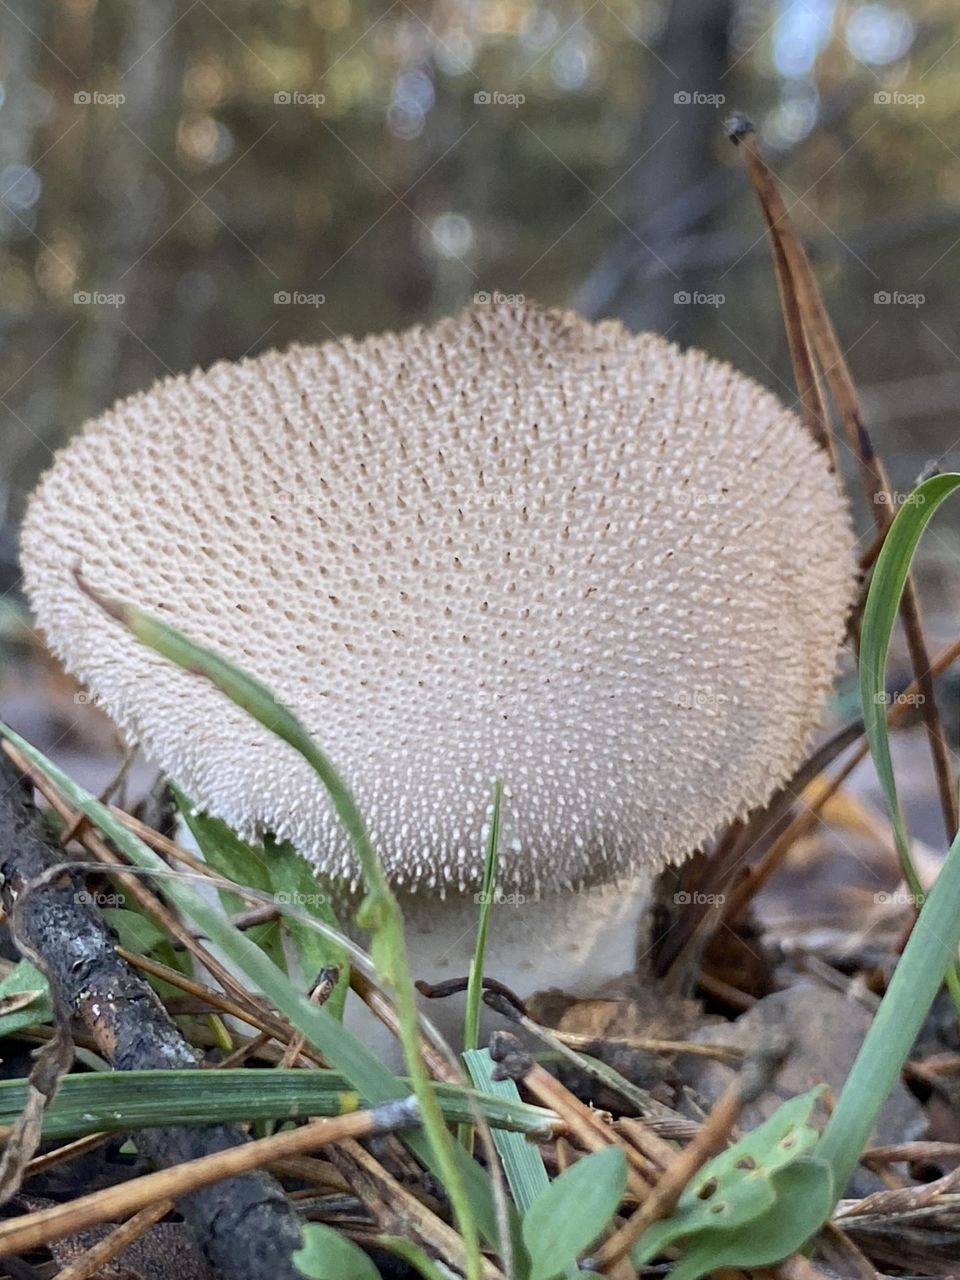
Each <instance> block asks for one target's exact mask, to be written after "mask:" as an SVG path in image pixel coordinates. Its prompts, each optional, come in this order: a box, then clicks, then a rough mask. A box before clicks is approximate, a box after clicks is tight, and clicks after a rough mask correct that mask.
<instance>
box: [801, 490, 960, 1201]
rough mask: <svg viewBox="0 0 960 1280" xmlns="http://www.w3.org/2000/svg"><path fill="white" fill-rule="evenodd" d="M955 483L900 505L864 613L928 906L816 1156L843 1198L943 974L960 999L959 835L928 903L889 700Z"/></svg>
mask: <svg viewBox="0 0 960 1280" xmlns="http://www.w3.org/2000/svg"><path fill="white" fill-rule="evenodd" d="M958 487H960V475H956V474H949V475H942V476H933V477H932V478H931V479H930V480H927V481H925V482H924V483H923V484H921V485H920V486H919V487H918V488H917V489H916V490H915V491H914V493H913V494H911V496H910V498H909V500H908V501H907V503H906V504H905V505H904V506H902V507H901V508H900V510H899V511H898V512H897V515H896V517H895V519H894V521H893V523H892V525H891V526H890V529H889V531H888V533H887V536H886V538H885V540H884V544H883V548H882V550H881V552H880V555H879V556H878V558H877V563H876V566H875V568H874V571H873V578H872V580H871V583H870V591H869V594H868V596H867V603H866V608H865V609H864V615H863V625H862V634H861V654H860V697H861V701H862V703H863V718H864V723H865V725H866V728H867V739H868V741H869V744H870V749H871V752H872V753H873V758H874V762H875V764H876V768H877V773H878V775H879V777H880V781H881V784H882V786H883V790H884V795H885V797H886V801H887V805H888V808H889V810H890V816H891V820H892V822H893V826H894V832H895V838H896V841H897V850H898V852H899V854H900V858H901V861H902V862H903V869H904V875H905V876H906V877H907V880H908V882H909V884H910V886H911V889H912V890H913V892H915V893H917V894H918V895H919V898H918V901H920V902H922V903H923V906H922V908H921V911H920V915H919V918H918V919H917V922H916V924H915V925H914V928H913V931H912V933H911V934H910V937H909V939H908V941H907V945H906V947H905V948H904V950H903V954H902V955H901V957H900V960H899V963H898V964H897V967H896V969H895V970H894V974H893V977H892V979H891V980H890V985H889V986H888V988H887V991H886V994H885V995H884V997H883V1000H882V1001H881V1003H880V1008H879V1010H878V1011H877V1014H876V1017H875V1018H874V1020H873V1023H872V1024H871V1027H870V1030H869V1032H868V1033H867V1037H866V1039H865V1041H864V1043H863V1045H862V1047H861V1049H860V1052H859V1054H858V1055H857V1058H856V1060H855V1062H854V1064H853V1067H852V1068H851V1071H850V1074H849V1075H848V1077H847V1080H846V1082H845V1084H844V1086H843V1089H842V1091H841V1094H840V1098H839V1099H838V1101H837V1105H836V1107H835V1109H834V1111H833V1114H832V1115H831V1117H830V1119H829V1121H828V1123H827V1126H826V1128H825V1129H824V1133H823V1137H822V1139H821V1142H820V1145H819V1147H818V1148H817V1152H816V1154H817V1155H818V1156H819V1157H822V1158H823V1159H825V1160H827V1161H828V1162H829V1163H830V1165H831V1168H832V1169H833V1175H834V1185H835V1190H836V1194H837V1195H842V1194H843V1191H844V1188H845V1187H846V1184H847V1182H848V1181H849V1178H850V1175H851V1174H852V1172H853V1170H854V1169H855V1167H856V1165H857V1162H858V1161H859V1159H860V1154H861V1152H862V1151H863V1149H864V1147H865V1145H866V1144H867V1142H868V1141H869V1138H870V1134H871V1133H872V1131H873V1126H874V1124H875V1123H876V1118H877V1115H878V1113H879V1111H880V1108H881V1107H882V1106H883V1104H884V1102H885V1101H886V1099H887V1096H888V1095H889V1093H890V1090H891V1088H892V1087H893V1085H894V1083H895V1082H896V1080H897V1079H898V1077H899V1075H900V1071H901V1068H902V1066H903V1063H904V1062H905V1061H906V1059H907V1056H908V1055H909V1053H910V1050H911V1049H912V1047H913V1043H914V1040H915V1039H916V1036H917V1033H918V1032H919V1030H920V1027H921V1025H922V1024H923V1020H924V1018H925V1017H926V1015H927V1012H928V1010H929V1009H930V1006H931V1005H932V1004H933V1001H934V999H935V998H936V994H937V992H938V990H939V989H940V986H941V984H942V983H943V981H944V979H945V978H946V979H947V981H948V983H949V984H950V987H951V993H952V994H953V996H954V1000H955V1001H956V1000H958V998H960V991H958V984H957V977H956V961H957V947H958V944H960V836H958V837H957V838H956V839H955V840H954V841H953V843H952V845H951V846H950V850H949V852H948V854H947V858H946V861H945V862H944V865H943V867H942V868H941V871H940V874H939V876H938V877H937V881H936V884H935V885H934V886H933V888H932V889H931V890H930V892H929V893H928V894H927V895H926V898H925V899H924V897H923V894H922V891H921V887H920V885H919V882H918V881H917V877H916V872H915V870H914V868H913V863H912V860H911V858H910V847H909V840H908V837H907V832H906V826H905V824H904V821H903V816H902V813H901V809H900V802H899V797H898V795H897V788H896V782H895V780H894V774H893V763H892V760H891V757H890V744H889V739H888V736H887V722H886V714H885V712H886V699H885V697H884V694H885V678H886V662H887V650H888V648H889V644H890V635H891V632H892V630H893V625H894V620H895V618H896V615H897V609H898V607H899V603H900V597H901V595H902V593H903V588H904V584H905V583H906V579H907V575H908V573H909V570H910V564H911V561H912V559H913V555H914V552H915V550H916V547H917V543H918V542H919V540H920V537H921V535H922V533H923V531H924V529H925V528H926V526H927V524H928V523H929V521H930V519H931V518H932V516H933V514H934V513H935V511H936V510H937V508H938V507H939V506H940V504H941V503H942V502H943V501H944V500H945V499H946V498H947V497H949V495H950V494H951V493H953V491H954V490H955V489H957V488H958Z"/></svg>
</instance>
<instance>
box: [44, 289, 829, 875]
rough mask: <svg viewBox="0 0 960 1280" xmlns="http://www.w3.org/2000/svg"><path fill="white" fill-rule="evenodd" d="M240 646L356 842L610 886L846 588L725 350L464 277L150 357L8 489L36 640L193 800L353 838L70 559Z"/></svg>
mask: <svg viewBox="0 0 960 1280" xmlns="http://www.w3.org/2000/svg"><path fill="white" fill-rule="evenodd" d="M77 566H82V569H83V573H84V575H85V577H86V578H87V580H88V581H89V582H90V583H91V584H92V585H93V586H94V587H95V588H97V589H99V590H101V591H103V592H106V593H107V594H109V595H111V596H114V597H120V598H123V599H127V600H130V601H133V602H134V603H136V604H138V605H140V606H141V607H142V608H144V609H146V610H148V611H150V612H151V613H154V614H157V615H159V616H160V617H161V618H163V619H165V620H166V621H168V622H170V623H172V624H174V625H175V626H177V627H179V628H180V629H182V630H183V631H184V632H185V633H186V634H187V635H188V636H190V637H191V638H192V639H193V640H195V641H198V642H199V643H201V644H203V645H206V646H208V647H210V648H212V649H214V650H216V651H217V652H219V653H221V654H223V655H225V656H226V657H227V658H229V659H231V660H233V661H234V662H236V663H238V664H239V665H241V666H242V667H243V668H245V669H246V670H247V671H249V672H251V673H252V674H254V675H256V676H257V677H259V678H260V679H261V680H262V681H264V682H265V683H266V684H267V685H268V686H269V687H270V688H271V689H272V690H273V691H274V692H275V693H276V695H277V696H278V698H279V699H280V700H281V701H283V702H284V703H286V704H287V705H288V706H290V707H291V708H292V709H294V710H295V711H296V712H297V714H298V715H299V716H300V717H301V718H302V720H303V721H304V722H305V723H306V725H307V726H308V728H309V729H310V730H311V731H312V733H313V734H314V735H315V736H316V738H317V740H318V742H319V743H320V744H321V745H322V746H323V747H324V749H325V750H326V751H327V753H328V754H329V756H330V757H331V759H332V761H333V763H334V764H335V766H336V767H337V768H338V769H339V770H340V772H341V773H342V775H343V776H344V778H345V779H346V781H347V782H348V784H349V785H350V787H351V788H352V789H353V791H354V793H355V795H356V797H357V799H358V801H359V804H360V806H361V809H362V811H363V812H364V814H365V815H366V818H367V820H368V823H369V826H370V829H371V832H372V834H373V836H374V838H375V841H376V843H377V846H378V848H379V850H380V853H381V856H382V857H383V859H384V861H385V863H386V866H387V869H388V871H389V873H390V875H391V876H392V878H393V880H394V881H395V882H396V883H397V884H400V885H406V886H409V887H414V888H434V887H442V886H446V885H449V886H455V887H458V888H469V887H471V886H475V885H476V884H478V883H479V881H480V877H481V871H482V833H483V828H484V825H485V823H486V821H487V815H488V807H489V802H490V796H491V788H492V782H493V779H494V778H495V777H496V776H498V775H499V776H502V777H503V778H504V780H505V827H504V836H503V840H502V844H501V876H500V884H501V887H502V888H503V889H505V890H506V889H509V886H510V885H514V886H516V887H518V888H522V889H524V890H525V891H526V892H528V893H529V892H531V891H533V892H536V891H538V890H539V889H540V888H541V887H542V888H559V887H564V886H576V885H590V884H598V883H606V882H613V881H614V880H616V879H617V877H618V876H626V875H632V874H635V873H636V872H638V871H642V870H645V869H656V868H658V867H660V866H662V865H664V864H665V863H668V862H671V861H676V860H678V859H681V858H683V857H684V856H686V855H688V854H689V853H691V852H692V851H693V850H694V849H696V848H699V847H701V846H702V845H703V844H704V842H706V841H707V840H708V839H709V838H710V837H711V836H713V835H714V834H715V833H716V832H717V831H718V829H719V828H720V827H721V826H723V825H724V824H726V823H727V822H729V821H730V820H731V819H733V818H736V817H737V816H739V815H742V814H744V813H745V812H746V811H747V810H748V809H750V808H752V807H753V806H755V805H757V804H760V803H762V802H763V801H765V800H766V799H767V798H768V797H769V796H770V794H771V793H772V791H773V790H774V788H775V787H776V786H777V785H778V784H779V783H781V782H783V781H784V780H786V779H787V778H788V777H789V776H790V774H791V773H792V772H793V770H794V769H795V768H796V766H797V765H798V763H799V762H800V760H801V758H802V754H803V751H804V748H805V745H806V743H807V740H808V737H809V734H810V732H811V730H812V728H813V727H814V725H815V724H816V722H817V719H818V716H819V713H820V710H821V703H822V699H823V695H824V692H825V690H826V689H827V688H828V686H829V683H830V681H831V679H832V676H833V673H834V669H835V664H836V659H837V653H838V648H839V645H840V642H841V639H842V636H843V632H844V624H845V620H846V617H847V612H848V609H849V606H850V604H851V600H852V596H853V591H854V581H855V575H854V564H853V536H852V532H851V527H850V521H849V517H848V513H847V510H846V508H845V504H844V501H843V499H842V497H841V496H840V494H839V492H838V488H837V484H836V482H835V479H834V477H833V476H832V475H831V474H830V472H829V470H828V467H827V463H826V461H825V459H824V457H823V455H822V453H821V452H820V451H819V450H818V449H817V447H816V446H815V445H814V444H813V442H812V441H811V440H810V438H809V437H808V435H807V434H806V432H805V431H804V429H803V427H802V425H801V423H800V422H799V421H798V419H797V418H796V417H795V416H794V414H792V413H790V412H789V411H787V410H786V409H784V408H783V406H782V405H781V404H780V403H779V402H778V401H777V399H776V398H775V397H774V396H773V395H771V394H770V392H768V391H766V390H764V389H763V388H762V387H760V386H758V385H757V384H756V383H755V382H753V381H751V380H750V379H749V378H746V377H744V376H743V375H741V374H739V373H737V372H736V371H735V370H733V369H731V368H730V367H729V366H727V365H725V364H721V363H718V362H717V361H715V360H711V359H709V358H708V357H707V356H705V355H703V354H702V353H701V352H699V351H685V352H683V351H680V350H679V349H678V348H677V347H675V346H674V345H673V344H671V343H669V342H667V341H665V340H664V339H662V338H659V337H655V336H652V335H650V334H640V335H637V336H634V335H631V334H629V333H627V332H626V331H625V330H624V329H623V328H622V327H621V326H620V325H619V324H618V323H614V322H605V323H602V324H596V325H595V324H590V323H587V322H586V321H583V320H581V319H580V318H578V317H577V316H575V315H572V314H569V313H566V312H561V311H551V310H543V309H541V308H539V307H535V306H529V305H528V306H490V305H487V306H483V305H481V306H477V307H474V308H473V309H471V310H469V311H467V312H465V313H464V314H462V315H460V316H458V317H456V318H453V319H445V320H442V321H441V322H440V323H439V324H436V325H434V326H432V327H429V328H427V327H416V328H413V329H410V330H408V331H406V332H404V333H400V334H392V333H388V334H383V335H380V336H376V337H369V338H365V339H363V340H362V341H354V340H350V339H347V340H344V341H342V342H341V341H336V342H329V343H325V344H324V345H322V346H319V347H303V346H296V347H292V348H291V349H290V350H289V351H286V352H283V353H277V352H270V353H268V354H266V355H263V356H260V357H257V358H255V359H250V360H242V361H240V362H239V363H236V364H232V363H221V364H217V365H214V366H213V368H211V369H209V370H207V371H206V372H201V371H199V370H198V371H195V372H193V373H191V374H189V375H187V376H180V377H174V378H169V379H166V380H164V381H162V382H159V383H158V384H156V385H155V386H154V387H152V388H151V389H150V390H149V391H147V392H145V393H143V394H140V395H136V396H132V397H130V398H129V399H127V400H124V401H121V402H119V403H118V404H116V405H115V406H114V408H113V409H112V410H111V411H110V412H108V413H105V414H104V415H103V416H101V417H100V418H98V419H96V420H95V421H93V422H91V423H89V424H88V425H87V426H86V428H85V430H84V431H83V432H82V433H81V434H80V435H79V436H78V437H77V438H75V439H74V440H73V441H72V443H70V444H69V445H68V446H67V447H66V448H65V449H64V450H62V451H61V452H60V453H59V454H58V456H57V459H56V462H55V464H54V465H53V467H52V469H51V470H50V471H49V472H48V473H47V475H46V476H45V477H44V479H43V481H42V482H41V484H40V486H39V487H38V489H37V491H36V493H35V494H34V496H33V498H32V500H31V503H30V507H29V511H28V515H27V518H26V522H25V525H24V530H23V567H24V573H25V578H26V584H27V589H28V592H29V596H30V599H31V601H32V604H33V607H34V610H35V612H36V617H37V619H38V622H39V624H40V626H41V628H42V629H43V631H44V632H45V634H46V636H47V637H48V639H49V642H50V644H51V647H52V648H53V650H54V651H55V652H56V653H57V654H58V655H59V656H60V657H61V658H62V659H63V661H64V663H65V664H66V666H67V668H68V669H69V670H70V671H71V672H73V673H74V674H75V675H76V676H77V677H78V678H79V679H80V680H81V681H82V682H83V683H84V684H85V685H87V687H88V688H89V689H90V690H91V692H92V694H93V695H94V696H95V697H96V699H97V700H98V701H99V702H100V703H101V704H102V705H103V706H104V707H105V709H106V710H107V711H108V712H109V713H110V715H111V716H112V717H113V718H114V720H115V721H116V722H117V724H118V725H119V726H120V727H121V728H122V729H123V730H124V732H125V733H126V734H127V736H128V737H129V739H130V740H131V741H134V742H138V743H140V744H141V745H142V747H143V749H144V750H145V752H146V753H147V754H148V755H149V756H150V757H152V759H153V760H154V761H156V762H157V763H158V764H159V765H160V766H161V767H162V768H163V769H164V770H165V771H166V772H167V773H168V774H169V775H170V776H171V777H173V778H174V779H175V780H176V781H177V782H178V783H179V784H180V785H181V786H182V787H183V788H184V790H185V791H186V792H187V793H188V794H190V795H191V796H192V797H193V798H194V800H195V801H196V802H197V804H199V805H201V806H203V807H204V808H207V809H209V810H210V811H212V812H213V813H215V814H217V815H218V816H220V817H221V818H223V819H225V820H226V821H227V822H229V823H231V824H232V825H233V826H234V827H235V828H236V829H237V830H238V831H240V832H241V833H242V834H244V835H246V836H248V837H250V836H256V835H260V834H263V833H265V832H267V831H270V832H273V833H274V834H275V835H277V836H278V837H279V838H287V839H290V840H291V841H293V843H294V844H295V845H296V846H297V847H298V848H299V849H300V850H301V851H302V852H304V853H305V854H306V855H308V856H309V857H310V858H311V859H312V860H313V861H315V862H316V864H317V865H318V866H319V867H320V868H322V869H323V870H324V871H325V872H326V873H328V874H330V875H331V876H332V877H334V878H335V879H338V880H343V881H347V882H354V881H355V879H356V874H357V868H356V866H355V862H354V859H353V855H352V853H351V850H350V848H349V845H348V843H347V841H346V839H345V837H344V835H343V833H342V831H341V830H340V828H339V826H338V823H337V822H336V820H335V818H334V816H333V814H332V811H331V808H330V805H329V803H328V801H327V799H326V796H325V793H324V792H323V790H322V788H321V787H320V785H319V783H318V782H317V781H316V779H315V778H314V776H313V774H312V773H311V771H310V769H309V768H308V767H307V766H306V764H305V763H304V762H303V761H302V760H301V759H300V758H299V757H298V756H296V755H295V754H294V753H293V751H292V750H291V749H290V748H288V747H287V746H285V745H284V744H281V743H280V742H279V741H278V740H276V739H274V738H273V737H271V736H270V735H269V734H268V733H266V731H264V730H262V729H261V728H260V727H259V726H258V725H256V724H254V723H252V722H251V721H250V720H249V719H248V717H247V716H245V715H244V714H243V713H242V712H240V711H239V710H237V709H236V708H235V707H233V706H232V705H231V704H230V703H229V702H228V701H227V700H226V699H225V698H224V697H223V696H222V695H221V694H219V693H218V692H217V691H216V690H215V689H213V688H212V686H210V685H208V684H207V683H206V682H205V681H203V680H202V679H200V678H198V677H195V676H191V675H189V674H187V673H185V672H182V671H180V670H176V669H174V668H173V667H172V666H171V665H170V664H169V663H168V662H166V661H164V660H163V659H162V658H160V657H158V656H157V655H156V654H154V653H153V652H151V651H149V650H147V649H146V648H145V647H144V646H142V645H140V644H138V643H137V642H135V641H134V640H133V639H132V638H131V637H130V636H129V635H128V634H127V633H126V632H125V631H124V630H123V629H122V627H121V626H120V625H118V623H116V622H115V621H113V620H111V619H110V618H108V617H106V616H104V615H103V614H102V613H101V612H100V610H99V609H98V608H97V606H96V605H95V604H94V603H93V602H92V601H91V600H90V599H88V598H87V597H86V596H84V595H83V594H82V593H81V591H80V590H79V589H78V587H77V585H76V583H75V581H74V578H73V576H72V571H73V569H74V568H75V567H77Z"/></svg>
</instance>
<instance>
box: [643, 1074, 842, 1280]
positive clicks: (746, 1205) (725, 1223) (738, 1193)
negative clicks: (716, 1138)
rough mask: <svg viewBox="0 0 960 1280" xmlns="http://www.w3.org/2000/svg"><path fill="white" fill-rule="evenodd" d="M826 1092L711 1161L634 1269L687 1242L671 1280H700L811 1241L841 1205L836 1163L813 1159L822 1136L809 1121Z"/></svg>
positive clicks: (789, 1108) (648, 1238) (803, 1099)
mask: <svg viewBox="0 0 960 1280" xmlns="http://www.w3.org/2000/svg"><path fill="white" fill-rule="evenodd" d="M819 1093H820V1089H813V1090H811V1091H810V1092H809V1093H805V1094H803V1095H801V1096H800V1097H798V1098H791V1099H790V1101H789V1102H785V1103H784V1104H783V1105H782V1106H781V1107H778V1108H777V1110H776V1111H775V1112H774V1114H773V1115H772V1116H771V1117H770V1118H769V1119H768V1120H765V1121H764V1123H763V1124H761V1125H758V1126H757V1128H756V1129H753V1130H751V1131H750V1132H749V1133H748V1134H746V1135H745V1136H744V1137H743V1138H741V1139H740V1141H739V1142H737V1143H736V1144H735V1145H734V1146H732V1147H730V1148H729V1149H728V1150H726V1151H723V1152H721V1154H720V1155H718V1156H715V1157H714V1158H713V1159H712V1160H709V1161H708V1162H707V1163H706V1164H705V1165H704V1166H703V1168H702V1169H701V1170H700V1171H699V1173H697V1175H696V1176H695V1177H693V1178H691V1180H690V1182H689V1183H688V1184H687V1186H686V1187H685V1188H684V1190H683V1192H682V1194H681V1196H680V1199H679V1200H678V1202H677V1206H676V1208H675V1210H674V1211H673V1213H672V1214H671V1215H670V1217H669V1218H666V1219H664V1221H662V1222H656V1223H654V1224H653V1226H651V1227H649V1228H648V1229H647V1230H646V1231H645V1232H644V1234H643V1237H642V1239H641V1240H640V1241H639V1243H638V1244H637V1245H635V1246H634V1248H633V1250H632V1252H631V1255H630V1256H631V1260H632V1261H633V1263H634V1265H635V1266H637V1267H641V1266H643V1265H644V1264H645V1263H647V1262H649V1261H651V1259H653V1258H655V1257H656V1256H657V1255H658V1254H659V1253H661V1252H662V1251H663V1249H664V1248H666V1247H667V1245H670V1244H673V1243H674V1242H682V1245H683V1251H684V1252H683V1259H682V1261H681V1262H680V1263H679V1264H678V1265H677V1267H676V1268H675V1269H674V1271H673V1272H672V1273H671V1280H697V1278H698V1277H699V1276H702V1275H705V1274H706V1273H707V1272H708V1271H712V1270H713V1269H714V1268H716V1267H720V1266H723V1267H746V1266H765V1265H767V1264H768V1263H772V1262H779V1261H780V1259H781V1258H784V1257H786V1256H787V1255H788V1254H790V1253H792V1252H793V1251H794V1250H795V1249H797V1248H798V1247H799V1246H800V1245H802V1244H804V1243H805V1242H806V1240H807V1238H808V1237H809V1236H810V1235H811V1233H812V1232H814V1231H816V1230H817V1229H818V1228H819V1227H820V1226H821V1225H822V1223H823V1220H824V1218H825V1217H826V1215H827V1214H828V1213H829V1212H830V1209H831V1207H832V1205H833V1199H832V1191H833V1178H832V1176H831V1172H830V1166H829V1165H828V1164H827V1163H826V1161H824V1160H819V1159H815V1158H813V1156H812V1154H811V1153H812V1152H813V1150H814V1148H815V1147H816V1144H817V1131H816V1129H814V1128H813V1127H812V1126H811V1125H810V1124H808V1123H807V1120H808V1118H809V1115H810V1112H811V1110H812V1108H813V1105H814V1103H815V1102H816V1100H817V1097H818V1095H819ZM787 1205H789V1212H785V1206H787Z"/></svg>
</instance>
